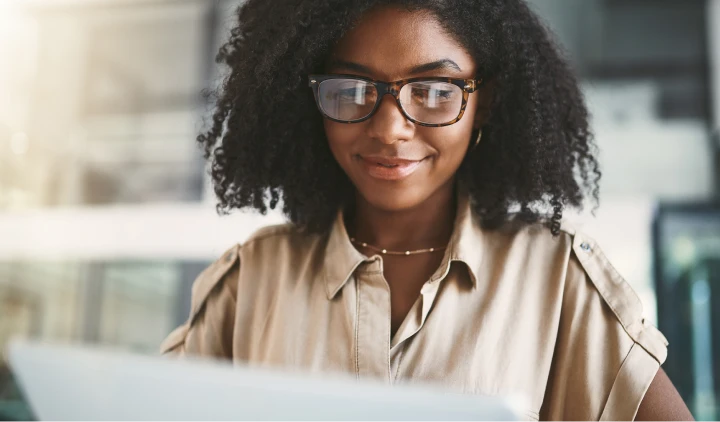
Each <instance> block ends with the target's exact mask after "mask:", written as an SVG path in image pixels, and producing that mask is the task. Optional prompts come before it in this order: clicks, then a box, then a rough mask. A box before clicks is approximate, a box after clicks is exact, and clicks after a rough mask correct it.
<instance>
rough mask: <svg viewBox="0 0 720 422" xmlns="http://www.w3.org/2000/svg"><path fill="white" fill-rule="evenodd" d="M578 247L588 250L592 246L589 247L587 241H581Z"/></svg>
mask: <svg viewBox="0 0 720 422" xmlns="http://www.w3.org/2000/svg"><path fill="white" fill-rule="evenodd" d="M580 249H582V250H584V251H585V252H590V251H591V250H592V248H591V247H590V244H588V243H587V242H583V243H581V244H580Z"/></svg>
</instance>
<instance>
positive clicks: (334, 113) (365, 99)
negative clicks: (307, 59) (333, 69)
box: [309, 75, 483, 127]
mask: <svg viewBox="0 0 720 422" xmlns="http://www.w3.org/2000/svg"><path fill="white" fill-rule="evenodd" d="M309 78H310V79H309V81H310V83H309V85H310V87H311V88H312V90H313V94H314V95H315V102H316V103H317V106H318V108H319V109H320V112H321V113H322V114H323V115H324V116H325V117H327V118H328V119H330V120H333V121H335V122H340V123H359V122H362V121H365V120H367V119H369V118H370V117H372V115H373V114H375V112H376V111H377V109H378V107H379V106H380V100H382V98H383V97H384V96H385V95H386V94H390V95H392V96H393V97H395V101H397V104H398V107H400V110H401V111H402V113H403V115H404V116H405V117H406V118H407V119H408V120H410V121H411V122H413V123H417V124H419V125H421V126H430V127H440V126H448V125H451V124H453V123H456V122H458V121H459V120H460V119H461V118H462V116H463V114H464V113H465V108H466V107H467V101H468V98H469V97H470V94H471V93H473V92H475V90H477V89H478V87H479V86H480V85H482V82H483V81H482V79H452V78H413V79H404V80H400V81H395V82H382V81H374V80H372V79H367V78H362V77H359V76H353V75H310V77H309Z"/></svg>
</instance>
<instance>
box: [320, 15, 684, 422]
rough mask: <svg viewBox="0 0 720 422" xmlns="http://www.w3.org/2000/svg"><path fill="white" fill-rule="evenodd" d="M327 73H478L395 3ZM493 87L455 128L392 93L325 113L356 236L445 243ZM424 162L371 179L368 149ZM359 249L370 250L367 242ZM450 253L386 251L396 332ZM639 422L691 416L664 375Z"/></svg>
mask: <svg viewBox="0 0 720 422" xmlns="http://www.w3.org/2000/svg"><path fill="white" fill-rule="evenodd" d="M442 60H451V61H452V62H454V63H455V64H457V66H458V67H459V69H457V68H455V67H454V66H447V65H445V66H439V67H438V68H436V69H433V70H426V71H423V72H420V73H412V72H411V70H412V69H413V68H415V67H418V66H420V65H424V64H428V63H433V62H438V61H442ZM327 70H328V73H344V74H355V75H359V76H365V77H370V78H373V79H377V80H383V81H395V80H399V79H404V78H410V77H418V76H442V77H452V78H462V79H471V78H475V77H476V75H475V71H476V63H475V61H474V59H473V58H472V57H471V56H470V54H469V53H468V52H467V51H466V50H465V49H464V48H463V47H462V46H461V45H460V44H459V43H458V42H456V41H455V40H454V39H453V38H452V37H451V36H449V35H448V34H446V33H445V31H444V30H443V29H442V27H441V26H440V24H439V23H438V22H437V20H436V19H435V17H434V16H432V15H430V14H427V13H422V12H409V11H406V10H401V9H395V8H379V9H375V10H372V11H371V12H369V13H368V14H366V15H365V16H364V17H363V19H361V21H360V22H359V23H358V24H357V26H356V27H355V28H354V29H353V30H351V31H350V32H348V33H347V34H346V35H345V37H344V38H343V39H341V40H340V42H339V43H338V45H337V46H336V48H335V50H334V53H333V57H332V58H331V61H330V62H329V65H328V69H327ZM489 99H490V95H489V93H488V92H487V90H480V91H477V92H475V93H473V94H470V98H469V102H468V106H467V111H466V114H465V115H464V116H463V118H462V119H461V120H460V121H459V122H457V123H455V124H453V125H450V126H445V127H439V128H432V127H422V126H419V125H415V124H414V123H412V122H410V121H408V120H407V119H405V117H404V116H403V114H402V113H401V111H400V109H399V108H398V106H397V104H396V102H395V99H394V98H392V97H391V96H386V97H385V98H383V100H382V102H381V104H380V107H379V109H378V110H377V113H376V114H375V115H374V116H373V117H372V118H370V119H368V120H366V121H364V122H361V123H354V124H344V123H336V122H332V121H330V120H327V119H326V120H325V132H326V134H327V138H328V141H329V144H330V149H331V150H332V152H333V155H334V156H335V159H336V160H337V161H338V163H339V164H340V166H341V167H342V168H343V170H344V171H345V173H347V175H348V176H349V177H350V179H351V180H352V182H353V184H354V185H355V187H356V189H357V195H356V209H355V210H354V213H352V215H353V218H352V220H351V221H348V222H347V225H348V231H349V232H350V233H351V235H353V236H355V237H356V238H357V239H359V240H360V241H363V242H367V243H369V244H371V245H374V246H377V247H380V248H385V249H388V250H393V251H405V250H416V249H424V248H430V247H438V246H444V245H446V244H447V243H448V241H449V240H450V236H451V233H452V229H453V222H454V216H455V209H454V204H455V200H454V197H453V192H454V188H453V187H454V183H455V174H456V172H457V170H458V168H459V167H460V164H461V162H462V160H463V158H464V157H465V154H466V153H467V151H468V148H469V147H470V143H471V142H473V143H474V142H475V140H474V139H470V138H471V133H472V130H473V129H477V128H479V127H481V125H482V122H483V121H485V119H486V118H487V105H488V104H489ZM366 156H382V157H393V158H403V159H410V160H422V163H421V164H420V167H419V168H418V169H417V171H415V172H414V173H413V174H412V175H410V176H408V177H407V178H405V179H402V180H399V181H385V180H379V179H375V178H372V177H370V176H369V175H368V174H367V172H366V171H365V170H364V169H363V167H362V165H361V157H366ZM360 250H361V252H363V253H365V254H367V255H373V254H374V252H373V251H372V250H369V249H364V248H360ZM442 256H443V253H442V251H440V252H435V253H427V254H419V255H411V256H387V255H386V256H384V257H383V265H384V266H383V273H384V276H385V279H386V280H387V282H388V285H389V286H390V293H391V313H392V315H391V320H392V322H391V325H392V333H393V334H394V333H395V332H396V331H397V329H398V327H399V326H400V324H401V323H402V321H403V320H404V319H405V316H406V315H407V313H408V312H409V310H410V308H411V307H412V306H413V304H414V303H415V301H416V300H417V298H418V296H419V294H420V289H421V288H422V286H423V284H424V283H425V282H426V281H427V280H428V279H429V278H430V276H431V275H432V274H433V273H434V272H435V271H436V269H437V268H438V266H439V264H440V262H441V260H442ZM637 420H692V415H691V414H690V412H689V411H688V409H687V407H686V406H685V403H684V402H683V401H682V399H681V398H680V396H679V394H678V393H677V390H676V389H675V387H674V386H673V385H672V383H671V382H670V380H669V379H668V378H667V375H665V372H664V371H660V372H658V375H657V376H656V378H655V380H654V381H653V383H652V385H651V386H650V389H649V390H648V392H647V394H646V396H645V399H644V400H643V402H642V404H641V406H640V409H639V411H638V414H637Z"/></svg>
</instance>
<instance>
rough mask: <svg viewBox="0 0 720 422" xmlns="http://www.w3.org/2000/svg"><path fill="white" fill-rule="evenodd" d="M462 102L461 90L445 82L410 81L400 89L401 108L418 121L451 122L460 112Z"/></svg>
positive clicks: (429, 122) (430, 122) (428, 122)
mask: <svg viewBox="0 0 720 422" xmlns="http://www.w3.org/2000/svg"><path fill="white" fill-rule="evenodd" d="M462 102H463V90H462V89H461V88H460V87H459V86H457V85H453V84H451V83H447V82H435V81H424V82H423V81H420V82H412V83H409V84H407V85H405V86H404V87H403V88H402V89H401V90H400V104H402V107H403V110H405V113H406V114H407V115H408V116H410V117H411V118H413V119H414V120H416V121H418V122H420V123H427V124H443V123H448V122H451V121H453V120H454V119H455V118H457V117H458V115H459V114H460V109H461V108H462Z"/></svg>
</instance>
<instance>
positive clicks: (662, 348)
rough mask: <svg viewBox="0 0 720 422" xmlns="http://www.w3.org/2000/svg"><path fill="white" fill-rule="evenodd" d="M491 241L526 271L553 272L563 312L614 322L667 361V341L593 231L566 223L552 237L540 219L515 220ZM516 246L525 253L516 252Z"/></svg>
mask: <svg viewBox="0 0 720 422" xmlns="http://www.w3.org/2000/svg"><path fill="white" fill-rule="evenodd" d="M490 243H492V244H494V246H493V249H494V250H495V252H496V253H494V254H493V256H503V257H505V256H511V257H512V256H515V257H516V258H513V259H512V261H508V260H507V258H504V259H505V260H506V264H513V265H515V264H518V265H526V266H527V267H526V272H530V273H533V274H537V273H545V272H547V274H552V275H553V277H554V278H556V279H557V280H556V282H557V283H561V284H562V286H561V287H562V289H563V294H562V304H561V312H562V313H564V314H566V315H571V314H572V315H574V316H575V318H576V320H578V321H579V320H582V319H583V318H585V320H586V321H589V319H592V321H593V324H600V325H604V326H606V327H610V326H616V327H617V328H618V329H619V332H620V333H621V335H627V337H628V339H629V340H630V341H631V342H632V343H635V344H638V345H639V346H641V347H642V348H643V349H645V350H646V351H647V352H648V353H649V354H650V355H651V356H652V357H653V358H654V359H655V360H656V361H657V362H659V363H662V362H664V361H665V359H666V357H667V340H666V339H665V337H664V336H663V335H662V334H661V333H660V331H658V330H657V329H656V328H655V327H654V326H653V325H652V324H650V323H649V322H648V321H647V320H646V318H645V317H644V314H643V306H642V303H641V301H640V299H639V298H638V296H637V294H636V293H635V291H634V290H633V288H632V287H631V286H630V284H629V283H628V282H627V281H626V280H625V279H624V278H623V276H622V275H621V274H620V273H619V272H618V271H617V270H616V269H615V267H614V266H613V265H612V263H611V262H610V260H609V259H608V258H607V256H606V255H605V253H604V252H603V250H602V248H601V246H600V245H599V244H598V242H597V241H595V239H593V238H592V237H591V236H590V235H588V234H586V233H585V232H583V231H582V230H579V229H578V228H577V227H575V226H574V225H573V224H571V223H567V222H563V224H562V226H561V230H560V233H559V234H558V235H557V236H553V235H552V234H551V233H550V231H549V230H548V229H547V226H546V225H544V224H542V223H533V224H528V223H523V222H521V221H518V220H517V219H515V220H509V221H508V222H507V223H506V224H504V225H503V226H502V227H500V228H499V229H498V230H496V231H494V234H492V235H490ZM513 249H514V250H517V251H523V253H522V254H515V253H513V251H512V250H513ZM497 252H501V254H498V253H497ZM547 282H551V281H547ZM588 318H589V319H588ZM600 325H592V326H587V327H586V330H585V332H588V330H591V329H594V328H597V329H598V330H602V328H600ZM590 334H591V335H592V334H596V333H590Z"/></svg>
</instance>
